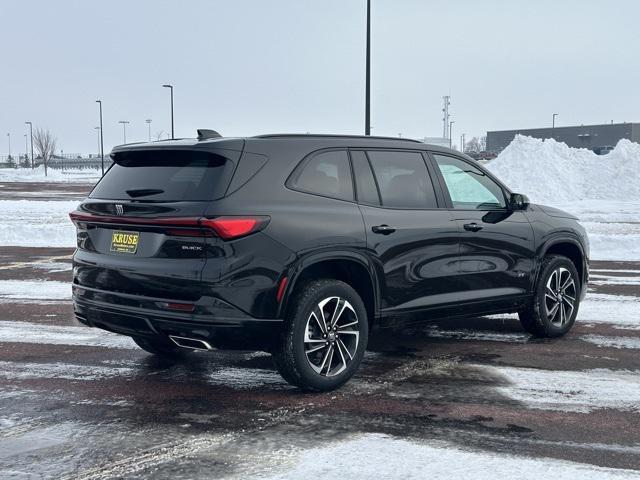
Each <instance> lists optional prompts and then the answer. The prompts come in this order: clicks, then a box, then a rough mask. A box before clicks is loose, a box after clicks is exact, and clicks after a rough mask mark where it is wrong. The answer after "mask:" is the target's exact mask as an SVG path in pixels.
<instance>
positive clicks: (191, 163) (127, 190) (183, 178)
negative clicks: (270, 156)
mask: <svg viewBox="0 0 640 480" xmlns="http://www.w3.org/2000/svg"><path fill="white" fill-rule="evenodd" d="M112 158H113V161H114V164H113V166H112V167H111V168H110V169H109V170H108V171H107V173H105V175H104V177H103V178H102V179H101V180H100V181H99V182H98V184H97V185H96V186H95V188H94V189H93V191H92V192H91V195H89V197H90V198H100V199H107V200H141V201H161V202H174V201H208V200H215V199H217V198H221V197H223V196H224V194H225V192H226V190H227V187H228V186H229V182H230V180H231V177H232V176H233V171H234V169H235V163H234V162H233V161H232V160H231V159H229V158H227V157H226V156H223V155H220V154H216V153H211V152H202V151H192V150H141V151H124V152H119V153H116V154H114V155H113V156H112Z"/></svg>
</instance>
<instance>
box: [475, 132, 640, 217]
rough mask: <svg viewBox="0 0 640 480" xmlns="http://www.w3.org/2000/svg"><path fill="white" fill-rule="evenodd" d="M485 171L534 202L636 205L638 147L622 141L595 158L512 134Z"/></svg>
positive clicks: (578, 150) (638, 195) (639, 193)
mask: <svg viewBox="0 0 640 480" xmlns="http://www.w3.org/2000/svg"><path fill="white" fill-rule="evenodd" d="M486 166H487V168H488V169H489V170H490V171H492V172H493V173H495V174H496V175H497V176H498V177H499V178H500V179H501V180H502V181H503V182H504V183H505V184H506V185H507V186H508V187H509V188H511V189H512V190H513V191H515V192H518V193H524V194H526V195H527V196H528V197H529V198H530V199H531V201H533V202H536V203H544V204H550V205H554V204H557V203H559V202H571V201H576V200H586V199H589V200H630V201H638V200H640V144H637V143H633V142H630V141H629V140H626V139H623V140H620V141H619V142H618V145H616V147H615V149H613V150H612V151H611V152H609V153H608V154H607V155H602V156H600V155H596V154H595V153H593V152H591V151H590V150H587V149H582V148H571V147H568V146H567V145H566V144H565V143H561V142H556V141H555V140H553V139H548V140H539V139H537V138H531V137H526V136H523V135H517V136H516V138H515V139H514V140H513V141H512V142H511V144H509V146H508V147H507V148H505V149H504V150H503V151H502V152H501V153H500V155H498V157H497V158H496V159H495V160H493V161H491V162H489V163H488V164H487V165H486Z"/></svg>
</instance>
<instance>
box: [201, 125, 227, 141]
mask: <svg viewBox="0 0 640 480" xmlns="http://www.w3.org/2000/svg"><path fill="white" fill-rule="evenodd" d="M209 138H222V135H220V134H219V133H218V132H216V131H215V130H207V129H205V128H199V129H198V140H208V139H209Z"/></svg>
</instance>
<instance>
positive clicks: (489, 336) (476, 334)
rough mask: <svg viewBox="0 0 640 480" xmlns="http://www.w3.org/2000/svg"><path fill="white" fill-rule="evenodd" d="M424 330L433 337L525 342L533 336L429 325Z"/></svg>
mask: <svg viewBox="0 0 640 480" xmlns="http://www.w3.org/2000/svg"><path fill="white" fill-rule="evenodd" d="M424 331H425V332H426V333H427V334H428V335H429V336H430V337H433V338H451V339H455V340H481V341H489V342H509V343H525V342H527V341H529V339H530V338H531V335H529V334H528V333H513V332H493V331H486V330H485V331H479V330H469V329H457V330H449V329H447V330H443V329H440V328H438V327H434V326H429V327H427V328H426V329H425V330H424Z"/></svg>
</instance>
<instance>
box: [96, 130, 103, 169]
mask: <svg viewBox="0 0 640 480" xmlns="http://www.w3.org/2000/svg"><path fill="white" fill-rule="evenodd" d="M93 129H94V130H97V131H98V152H100V137H101V135H100V133H101V131H102V129H101V128H100V127H93ZM103 165H104V164H103Z"/></svg>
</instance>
